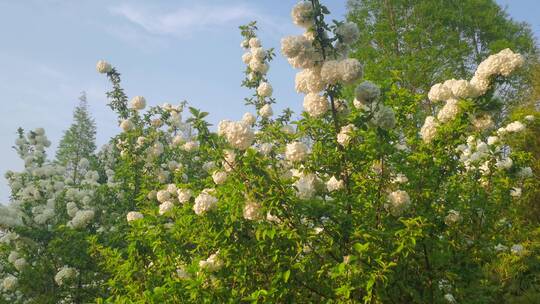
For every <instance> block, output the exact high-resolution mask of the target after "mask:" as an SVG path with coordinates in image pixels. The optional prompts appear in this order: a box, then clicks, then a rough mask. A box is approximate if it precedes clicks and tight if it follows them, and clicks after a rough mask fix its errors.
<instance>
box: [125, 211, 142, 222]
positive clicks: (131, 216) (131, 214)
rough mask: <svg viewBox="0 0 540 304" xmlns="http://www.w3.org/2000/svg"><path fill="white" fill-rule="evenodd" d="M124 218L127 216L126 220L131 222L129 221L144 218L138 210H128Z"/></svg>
mask: <svg viewBox="0 0 540 304" xmlns="http://www.w3.org/2000/svg"><path fill="white" fill-rule="evenodd" d="M126 218H127V221H128V222H131V221H135V220H140V219H142V218H144V215H143V214H142V213H140V212H137V211H130V212H128V214H127V215H126Z"/></svg>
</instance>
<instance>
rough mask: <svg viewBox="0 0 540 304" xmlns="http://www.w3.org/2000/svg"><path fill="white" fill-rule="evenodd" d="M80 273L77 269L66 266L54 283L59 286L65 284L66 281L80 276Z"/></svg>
mask: <svg viewBox="0 0 540 304" xmlns="http://www.w3.org/2000/svg"><path fill="white" fill-rule="evenodd" d="M78 274H79V273H78V271H77V269H75V268H72V267H68V266H64V267H62V268H60V270H59V271H58V272H57V273H56V275H55V276H54V281H55V282H56V284H58V286H61V285H62V284H64V282H65V281H66V280H69V279H72V278H75V277H76V276H77V275H78Z"/></svg>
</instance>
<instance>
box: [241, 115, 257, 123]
mask: <svg viewBox="0 0 540 304" xmlns="http://www.w3.org/2000/svg"><path fill="white" fill-rule="evenodd" d="M255 121H257V118H256V117H255V115H253V114H251V113H249V112H247V113H245V114H244V116H242V122H244V123H246V124H248V125H250V126H252V125H253V124H254V123H255Z"/></svg>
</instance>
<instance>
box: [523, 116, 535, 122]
mask: <svg viewBox="0 0 540 304" xmlns="http://www.w3.org/2000/svg"><path fill="white" fill-rule="evenodd" d="M524 118H525V120H526V121H534V115H527V116H525V117H524Z"/></svg>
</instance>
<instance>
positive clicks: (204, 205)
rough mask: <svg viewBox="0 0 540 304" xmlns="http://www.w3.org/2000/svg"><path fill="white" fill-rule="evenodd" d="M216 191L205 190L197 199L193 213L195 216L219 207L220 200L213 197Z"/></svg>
mask: <svg viewBox="0 0 540 304" xmlns="http://www.w3.org/2000/svg"><path fill="white" fill-rule="evenodd" d="M214 192H215V191H214V189H204V190H203V191H202V192H201V193H200V194H199V195H198V196H197V197H196V198H195V205H193V211H195V214H197V215H202V214H204V213H206V212H208V211H210V210H212V209H215V208H216V207H217V202H218V199H217V198H216V197H214V196H213V193H214Z"/></svg>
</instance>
